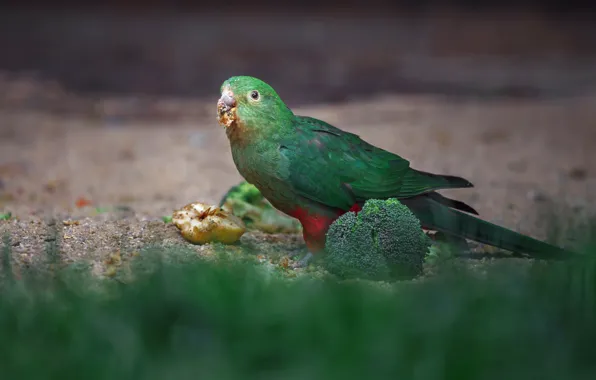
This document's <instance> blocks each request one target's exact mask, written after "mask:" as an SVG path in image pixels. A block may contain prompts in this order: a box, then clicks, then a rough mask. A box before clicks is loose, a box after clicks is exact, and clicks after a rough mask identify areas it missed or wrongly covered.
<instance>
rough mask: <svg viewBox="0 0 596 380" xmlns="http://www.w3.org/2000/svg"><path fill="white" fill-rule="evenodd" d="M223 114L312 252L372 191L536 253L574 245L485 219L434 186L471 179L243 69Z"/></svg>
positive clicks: (449, 228) (425, 216) (252, 175)
mask: <svg viewBox="0 0 596 380" xmlns="http://www.w3.org/2000/svg"><path fill="white" fill-rule="evenodd" d="M218 120H219V122H220V124H222V125H224V126H225V128H226V134H227V136H228V139H229V140H230V145H231V150H232V157H233V159H234V163H235V164H236V167H237V168H238V171H239V172H240V174H241V175H242V176H243V177H244V178H245V179H246V180H247V181H248V182H250V183H252V184H254V185H255V186H256V187H257V188H258V189H259V190H260V191H261V193H262V194H263V195H264V196H265V198H267V199H268V200H269V201H270V202H271V204H272V205H273V206H275V207H276V208H278V209H279V210H281V211H283V212H285V213H286V214H288V215H290V216H293V217H295V218H297V219H298V220H300V222H301V224H302V226H303V230H304V239H305V241H306V244H307V246H308V248H309V250H310V252H313V253H316V252H317V251H320V250H322V249H323V248H324V245H325V234H326V232H327V230H328V228H329V226H330V225H331V223H332V222H333V221H334V220H335V219H337V218H338V217H339V216H340V215H342V214H344V213H345V212H348V211H359V210H360V209H361V207H362V205H363V204H364V202H365V201H366V200H367V199H387V198H397V199H399V200H400V201H401V202H402V203H403V204H405V205H406V206H408V207H409V208H410V209H411V210H412V212H413V213H414V214H415V215H416V216H417V217H418V218H419V219H420V221H421V223H422V225H423V226H424V227H425V228H427V229H431V230H437V231H442V232H444V233H446V234H448V235H451V236H455V237H460V238H467V239H470V240H475V241H478V242H481V243H485V244H489V245H494V246H497V247H500V248H503V249H506V250H510V251H515V252H523V253H528V254H534V255H536V256H538V257H545V258H546V257H564V256H566V255H568V252H566V251H564V250H563V249H561V248H558V247H555V246H552V245H549V244H547V243H544V242H541V241H539V240H536V239H533V238H530V237H528V236H524V235H521V234H518V233H516V232H514V231H511V230H508V229H506V228H503V227H499V226H497V225H494V224H492V223H488V222H485V221H482V220H480V219H478V218H476V217H474V216H472V215H470V214H477V213H476V211H475V210H474V209H473V208H472V207H470V206H468V205H466V204H465V203H463V202H459V201H456V200H452V199H449V198H446V197H444V196H442V195H440V194H439V193H437V192H436V190H440V189H448V188H465V187H471V186H472V184H471V183H470V182H469V181H467V180H465V179H463V178H460V177H454V176H447V175H436V174H430V173H426V172H421V171H418V170H415V169H413V168H411V167H410V163H409V161H407V160H405V159H403V158H401V157H399V156H398V155H396V154H393V153H391V152H388V151H386V150H383V149H380V148H377V147H375V146H373V145H371V144H369V143H367V142H366V141H364V140H362V139H361V138H360V137H358V136H357V135H355V134H352V133H348V132H345V131H342V130H340V129H338V128H336V127H334V126H332V125H330V124H328V123H325V122H324V121H321V120H318V119H315V118H312V117H305V116H299V115H295V114H294V113H293V112H292V111H291V110H290V109H289V108H288V107H287V106H286V104H285V103H284V102H283V101H282V99H281V98H280V97H279V96H278V94H277V93H276V92H275V90H274V89H273V88H272V87H271V86H269V85H268V84H267V83H265V82H263V81H261V80H259V79H257V78H253V77H249V76H237V77H232V78H230V79H228V80H226V81H225V82H224V83H223V85H222V86H221V98H220V99H219V102H218Z"/></svg>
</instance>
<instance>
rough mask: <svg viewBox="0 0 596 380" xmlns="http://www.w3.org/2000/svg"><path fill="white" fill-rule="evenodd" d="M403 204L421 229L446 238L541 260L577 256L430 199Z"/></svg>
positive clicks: (414, 199)
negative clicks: (492, 247)
mask: <svg viewBox="0 0 596 380" xmlns="http://www.w3.org/2000/svg"><path fill="white" fill-rule="evenodd" d="M402 203H403V204H405V205H406V206H408V207H409V208H410V210H411V211H412V212H413V213H414V214H415V215H416V216H417V217H418V219H420V222H421V223H422V225H424V226H427V228H430V229H434V230H437V231H441V232H443V233H445V234H447V235H453V236H457V237H462V238H466V239H469V240H473V241H476V242H479V243H483V244H488V245H492V246H495V247H498V248H501V249H504V250H507V251H511V252H516V253H526V254H529V255H532V256H534V257H537V258H542V259H564V258H570V257H572V256H573V255H574V252H570V251H567V250H565V249H563V248H560V247H556V246H554V245H551V244H548V243H545V242H542V241H540V240H536V239H534V238H531V237H529V236H525V235H522V234H520V233H517V232H515V231H512V230H509V229H507V228H504V227H500V226H497V225H496V224H492V223H490V222H487V221H484V220H481V219H478V218H476V217H475V216H472V215H469V214H465V213H463V212H460V211H458V210H453V209H451V208H449V207H447V206H445V205H444V204H441V202H439V201H437V200H435V199H433V198H430V197H424V196H420V197H414V198H409V199H403V200H402Z"/></svg>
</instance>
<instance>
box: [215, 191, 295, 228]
mask: <svg viewBox="0 0 596 380" xmlns="http://www.w3.org/2000/svg"><path fill="white" fill-rule="evenodd" d="M219 207H221V208H223V209H224V210H226V211H229V212H231V213H233V214H234V215H236V216H237V217H239V218H241V219H242V221H243V222H244V223H245V224H246V227H248V228H249V229H258V230H261V231H263V232H267V233H280V232H286V233H295V232H300V231H301V226H300V222H298V220H296V219H294V218H291V217H289V216H287V215H285V214H282V213H281V212H280V211H278V210H277V209H275V208H274V207H273V206H272V205H271V203H269V202H268V201H267V199H265V197H264V196H263V195H262V194H261V192H260V191H259V189H257V188H256V187H255V186H254V185H252V184H250V183H248V182H246V181H243V182H241V183H239V184H238V185H236V186H234V187H232V188H231V189H230V190H228V192H227V193H226V194H225V195H224V197H223V198H222V199H221V201H220V202H219Z"/></svg>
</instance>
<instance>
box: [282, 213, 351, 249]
mask: <svg viewBox="0 0 596 380" xmlns="http://www.w3.org/2000/svg"><path fill="white" fill-rule="evenodd" d="M361 210H362V207H360V206H359V205H358V204H355V205H353V206H352V207H351V208H350V209H349V210H348V211H343V210H340V211H338V213H337V215H336V216H335V217H329V216H326V215H319V214H315V213H310V212H308V210H307V209H303V208H300V207H299V208H296V209H295V210H294V211H292V212H291V213H289V215H290V216H291V217H294V218H296V219H298V220H299V221H300V224H302V230H303V236H304V241H305V242H306V246H307V247H308V249H309V251H310V252H311V253H316V252H319V251H321V250H323V249H324V248H325V236H326V234H327V231H328V230H329V226H331V224H332V223H333V222H334V221H335V220H336V219H337V218H339V217H340V216H342V215H343V214H345V213H346V212H355V213H358V212H359V211H361Z"/></svg>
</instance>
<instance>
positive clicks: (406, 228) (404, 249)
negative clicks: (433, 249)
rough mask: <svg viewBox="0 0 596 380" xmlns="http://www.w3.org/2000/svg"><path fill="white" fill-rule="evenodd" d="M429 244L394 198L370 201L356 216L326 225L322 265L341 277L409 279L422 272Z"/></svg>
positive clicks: (414, 222) (351, 215)
mask: <svg viewBox="0 0 596 380" xmlns="http://www.w3.org/2000/svg"><path fill="white" fill-rule="evenodd" d="M430 245H431V240H430V238H429V237H428V236H426V234H425V233H424V231H422V228H421V226H420V221H419V220H418V218H416V216H415V215H414V214H413V213H412V212H411V211H410V209H408V208H407V207H406V206H405V205H403V204H402V203H401V202H399V201H398V200H397V199H388V200H377V199H371V200H368V201H366V203H365V204H364V207H363V208H362V211H360V212H359V213H358V214H357V215H356V214H355V213H354V212H348V213H346V214H344V215H342V216H341V217H339V218H338V219H337V220H336V221H335V222H334V223H333V224H332V225H331V226H330V228H329V231H328V232H327V242H326V245H325V249H326V251H327V254H326V256H325V260H324V262H325V267H326V268H327V270H328V271H329V272H331V273H334V274H336V275H338V276H340V277H342V278H352V277H363V278H368V279H377V280H388V279H390V278H393V279H403V278H412V277H414V276H416V275H418V274H420V273H421V272H422V269H423V264H424V258H425V255H426V254H427V252H428V249H429V247H430Z"/></svg>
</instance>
